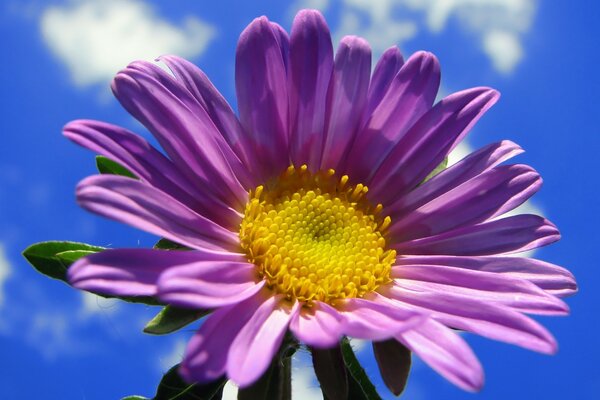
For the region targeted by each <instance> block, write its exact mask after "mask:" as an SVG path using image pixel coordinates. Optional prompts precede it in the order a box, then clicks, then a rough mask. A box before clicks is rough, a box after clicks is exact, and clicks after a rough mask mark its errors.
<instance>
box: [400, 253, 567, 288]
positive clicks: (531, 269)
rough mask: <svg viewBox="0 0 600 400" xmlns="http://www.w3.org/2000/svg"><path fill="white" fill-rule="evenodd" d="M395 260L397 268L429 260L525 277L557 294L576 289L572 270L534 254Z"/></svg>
mask: <svg viewBox="0 0 600 400" xmlns="http://www.w3.org/2000/svg"><path fill="white" fill-rule="evenodd" d="M397 264H398V267H399V268H400V267H401V266H403V265H414V264H428V265H444V266H448V267H453V268H464V269H468V270H475V271H484V272H493V273H496V274H502V275H505V276H509V277H512V278H516V279H524V280H527V281H529V282H532V283H533V284H535V285H537V286H538V287H540V288H541V289H543V290H545V291H546V292H548V293H550V294H552V295H554V296H558V297H565V296H570V295H573V294H575V293H576V292H577V283H576V282H575V277H574V276H573V274H571V272H569V271H568V270H566V269H565V268H562V267H559V266H558V265H554V264H550V263H547V262H545V261H541V260H536V259H533V258H524V257H456V256H408V257H401V258H398V260H397Z"/></svg>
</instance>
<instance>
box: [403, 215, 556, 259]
mask: <svg viewBox="0 0 600 400" xmlns="http://www.w3.org/2000/svg"><path fill="white" fill-rule="evenodd" d="M559 239H560V233H559V232H558V229H556V226H554V225H553V224H552V223H551V222H550V221H548V220H547V219H545V218H542V217H540V216H538V215H531V214H521V215H515V216H512V217H507V218H502V219H498V220H494V221H490V222H484V223H482V224H479V225H473V226H466V227H462V228H457V229H453V230H451V231H447V232H444V233H441V234H439V235H435V236H429V237H426V238H422V239H414V240H410V241H408V242H403V243H399V244H397V245H395V246H393V247H394V248H395V249H396V250H397V252H398V254H402V255H409V254H414V255H454V256H485V255H494V254H506V253H518V252H522V251H527V250H531V249H535V248H538V247H542V246H546V245H548V244H550V243H553V242H556V241H557V240H559Z"/></svg>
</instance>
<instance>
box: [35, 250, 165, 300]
mask: <svg viewBox="0 0 600 400" xmlns="http://www.w3.org/2000/svg"><path fill="white" fill-rule="evenodd" d="M103 250H106V248H105V247H99V246H92V245H90V244H86V243H77V242H58V241H50V242H40V243H36V244H32V245H31V246H29V247H28V248H26V249H25V251H23V257H25V259H27V261H29V263H30V264H31V265H32V266H33V267H34V268H35V269H36V270H38V272H41V273H42V274H44V275H46V276H49V277H51V278H54V279H59V280H61V281H63V282H65V283H67V284H68V283H69V282H68V281H67V269H68V268H69V267H70V266H71V265H72V264H73V263H74V262H75V261H77V260H79V259H80V258H81V257H85V256H87V255H90V254H93V253H97V252H99V251H103ZM98 296H101V297H105V298H117V299H121V300H124V301H127V302H129V303H143V304H148V305H160V304H161V303H159V302H158V301H157V300H156V299H155V298H154V297H149V296H135V297H134V296H107V295H102V294H98Z"/></svg>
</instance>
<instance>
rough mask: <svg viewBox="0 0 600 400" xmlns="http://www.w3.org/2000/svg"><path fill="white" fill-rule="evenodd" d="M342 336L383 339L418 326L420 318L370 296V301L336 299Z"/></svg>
mask: <svg viewBox="0 0 600 400" xmlns="http://www.w3.org/2000/svg"><path fill="white" fill-rule="evenodd" d="M336 308H337V309H338V310H339V311H340V313H341V315H342V318H343V321H342V332H343V334H344V335H347V336H350V337H354V338H358V339H369V340H385V339H389V338H391V337H393V336H394V335H395V334H396V333H399V332H403V331H406V330H408V329H411V328H413V327H414V326H416V325H418V324H419V323H421V321H422V320H423V318H424V317H423V315H422V314H420V313H418V312H414V311H411V310H408V309H406V308H405V307H402V306H401V305H396V304H394V303H391V302H389V301H387V299H385V298H382V296H379V295H378V294H377V293H372V294H371V296H370V299H363V298H350V299H345V300H340V301H339V304H338V305H337V306H336Z"/></svg>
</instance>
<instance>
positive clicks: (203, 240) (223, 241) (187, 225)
mask: <svg viewBox="0 0 600 400" xmlns="http://www.w3.org/2000/svg"><path fill="white" fill-rule="evenodd" d="M77 201H78V202H79V204H80V205H81V206H82V207H83V208H85V209H87V210H89V211H92V212H95V213H97V214H100V215H102V216H105V217H107V218H111V219H114V220H116V221H119V222H122V223H125V224H128V225H131V226H134V227H136V228H139V229H142V230H144V231H146V232H149V233H153V234H155V235H158V236H161V237H165V238H167V239H169V240H173V241H175V242H177V243H180V244H182V245H184V246H188V247H191V248H197V249H210V250H228V249H231V248H235V247H236V245H237V243H238V235H237V234H236V233H233V232H230V231H228V230H226V229H225V228H223V227H221V226H219V225H217V224H216V223H214V222H213V221H211V220H209V219H207V218H205V217H203V216H201V215H199V214H197V213H195V212H194V211H192V210H190V209H189V208H188V207H186V206H185V205H183V204H181V203H180V202H178V201H177V200H175V199H173V198H172V197H170V196H169V195H167V194H165V193H163V192H161V191H160V190H158V189H156V188H154V187H152V186H149V185H148V184H146V183H144V182H140V181H138V180H135V179H130V178H125V177H122V176H115V175H95V176H91V177H88V178H86V179H84V180H83V181H81V182H80V183H79V185H78V186H77Z"/></svg>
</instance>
